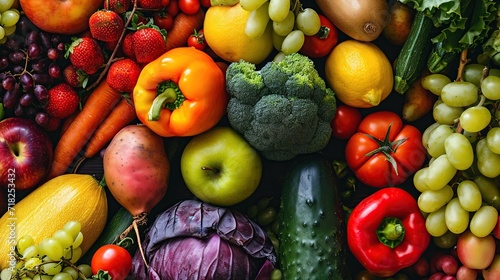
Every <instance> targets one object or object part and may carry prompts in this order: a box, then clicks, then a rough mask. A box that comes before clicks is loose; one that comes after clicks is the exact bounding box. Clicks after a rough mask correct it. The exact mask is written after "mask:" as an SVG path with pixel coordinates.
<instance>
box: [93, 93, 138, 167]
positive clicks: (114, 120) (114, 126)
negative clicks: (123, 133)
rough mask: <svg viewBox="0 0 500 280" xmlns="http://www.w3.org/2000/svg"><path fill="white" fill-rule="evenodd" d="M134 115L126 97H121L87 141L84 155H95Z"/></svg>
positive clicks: (132, 107) (133, 110)
mask: <svg viewBox="0 0 500 280" xmlns="http://www.w3.org/2000/svg"><path fill="white" fill-rule="evenodd" d="M136 116H137V115H136V114H135V108H134V106H133V104H131V102H130V101H129V100H128V99H127V98H122V99H121V100H120V102H119V103H118V104H117V105H116V106H115V108H113V111H111V112H110V113H109V115H108V116H107V117H106V118H105V119H104V120H103V121H102V123H101V124H100V125H99V127H98V128H97V129H96V131H95V132H94V135H92V137H91V138H90V140H89V141H88V143H87V146H86V147H85V153H84V157H85V158H91V157H93V156H95V155H96V154H97V153H98V152H99V151H100V150H101V149H102V148H104V146H106V144H108V143H109V142H110V141H111V139H113V137H114V136H115V134H116V133H118V131H120V130H121V129H122V128H124V127H125V126H127V125H128V124H130V123H131V122H132V121H133V120H134V119H135V118H136Z"/></svg>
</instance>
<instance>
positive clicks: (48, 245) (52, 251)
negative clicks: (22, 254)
mask: <svg viewBox="0 0 500 280" xmlns="http://www.w3.org/2000/svg"><path fill="white" fill-rule="evenodd" d="M38 253H39V254H40V255H42V256H47V257H48V258H50V259H51V260H59V259H60V258H62V257H63V253H64V249H63V247H62V245H61V243H59V241H57V240H56V239H54V238H51V237H48V238H44V239H43V240H42V241H40V244H38Z"/></svg>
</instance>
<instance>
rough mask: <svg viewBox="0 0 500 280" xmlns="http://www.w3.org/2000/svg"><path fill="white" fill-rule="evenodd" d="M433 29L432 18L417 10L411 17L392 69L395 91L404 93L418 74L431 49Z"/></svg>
mask: <svg viewBox="0 0 500 280" xmlns="http://www.w3.org/2000/svg"><path fill="white" fill-rule="evenodd" d="M433 30H434V24H433V22H432V19H431V18H430V17H428V16H426V15H425V14H424V13H423V12H420V11H418V12H417V13H416V14H415V17H414V19H413V23H412V25H411V29H410V33H409V34H408V37H407V38H406V41H405V42H404V44H403V47H402V48H401V51H400V52H399V55H398V57H397V59H396V65H395V71H394V72H395V73H394V90H395V91H396V92H398V93H400V94H404V93H405V92H406V91H407V90H408V89H409V88H410V86H411V84H412V83H413V82H415V81H416V80H417V79H418V77H419V76H420V73H421V72H422V70H423V68H424V66H425V64H426V62H427V57H428V56H429V52H430V50H431V46H432V42H431V35H432V32H433Z"/></svg>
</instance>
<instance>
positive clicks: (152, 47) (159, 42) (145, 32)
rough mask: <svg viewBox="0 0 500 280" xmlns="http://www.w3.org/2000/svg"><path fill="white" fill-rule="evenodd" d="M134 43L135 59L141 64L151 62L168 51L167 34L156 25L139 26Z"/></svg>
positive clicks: (133, 39) (133, 38)
mask: <svg viewBox="0 0 500 280" xmlns="http://www.w3.org/2000/svg"><path fill="white" fill-rule="evenodd" d="M162 31H164V30H162ZM132 43H133V47H134V54H135V59H136V61H137V62H138V63H140V64H142V63H149V62H151V61H153V60H155V59H156V58H158V57H159V56H161V55H162V54H163V53H165V52H166V51H167V44H166V42H165V35H164V34H163V33H162V32H161V31H160V30H159V28H158V27H155V26H153V27H150V26H147V25H145V26H141V27H139V29H137V31H135V33H134V36H133V37H132Z"/></svg>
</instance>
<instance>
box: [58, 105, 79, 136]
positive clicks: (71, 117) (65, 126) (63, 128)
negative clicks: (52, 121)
mask: <svg viewBox="0 0 500 280" xmlns="http://www.w3.org/2000/svg"><path fill="white" fill-rule="evenodd" d="M79 113H80V110H76V111H75V112H74V113H73V114H71V115H69V117H66V118H65V119H64V121H63V123H62V125H61V134H62V133H64V132H65V131H66V129H68V127H69V126H70V125H71V123H72V122H73V120H74V119H75V118H76V116H78V114H79Z"/></svg>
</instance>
